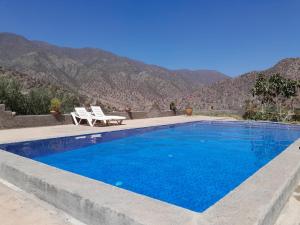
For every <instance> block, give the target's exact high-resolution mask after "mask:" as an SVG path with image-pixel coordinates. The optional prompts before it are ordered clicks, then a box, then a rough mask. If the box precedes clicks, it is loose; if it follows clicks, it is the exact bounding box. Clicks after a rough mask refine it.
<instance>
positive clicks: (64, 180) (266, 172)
mask: <svg viewBox="0 0 300 225" xmlns="http://www.w3.org/2000/svg"><path fill="white" fill-rule="evenodd" d="M174 124H175V123H174ZM129 129H130V128H129ZM97 133H99V132H97ZM72 136H74V135H72ZM298 146H300V139H298V140H296V141H295V142H294V143H293V144H291V145H290V146H289V147H288V148H287V149H286V150H285V151H283V152H282V153H281V154H279V155H278V156H277V157H276V158H275V159H273V160H272V161H270V162H269V163H268V164H266V165H265V166H264V167H262V168H261V169H260V170H259V171H257V172H256V173H255V174H253V175H252V176H251V177H249V178H248V179H247V180H246V181H244V182H243V183H241V184H240V185H239V186H238V187H237V188H235V189H234V190H233V191H231V192H230V193H228V194H227V195H226V196H225V197H224V198H222V199H221V200H219V201H218V202H217V203H216V204H214V205H213V206H211V207H210V208H208V209H207V210H206V211H204V212H203V213H196V212H193V211H190V210H187V209H184V208H181V207H178V206H175V205H171V204H168V203H165V202H162V201H159V200H156V199H153V198H150V197H147V196H144V195H140V194H137V193H133V192H130V191H127V190H124V189H120V188H117V187H114V186H112V185H109V184H105V183H103V182H100V181H95V180H92V179H89V178H87V177H83V176H80V175H77V174H73V173H70V172H67V171H64V170H61V169H57V168H54V167H51V166H48V165H45V164H42V163H39V162H36V161H33V160H31V159H27V158H24V157H21V156H18V155H15V154H12V153H9V152H5V151H0V177H1V178H2V179H4V180H7V181H8V182H10V183H12V184H14V185H16V186H18V187H19V188H21V189H23V190H25V191H27V192H29V193H33V194H35V195H36V196H37V197H39V198H40V199H42V200H45V201H47V202H48V203H50V204H52V205H54V206H55V207H57V208H59V209H61V210H63V211H65V212H67V213H68V214H70V215H72V216H73V217H75V218H77V219H78V220H81V221H82V222H84V223H87V224H134V225H135V224H139V225H146V224H154V225H160V224H161V225H177V224H178V225H179V224H180V225H196V224H197V225H218V224H219V225H240V224H243V225H254V224H257V225H271V224H273V223H274V222H275V220H276V218H277V216H278V215H279V213H280V211H281V209H282V207H283V206H284V204H285V202H286V200H287V199H288V197H289V196H290V194H291V192H292V190H293V188H294V187H295V186H296V184H297V183H298V181H299V180H300V150H299V147H298ZM200 194H201V193H200Z"/></svg>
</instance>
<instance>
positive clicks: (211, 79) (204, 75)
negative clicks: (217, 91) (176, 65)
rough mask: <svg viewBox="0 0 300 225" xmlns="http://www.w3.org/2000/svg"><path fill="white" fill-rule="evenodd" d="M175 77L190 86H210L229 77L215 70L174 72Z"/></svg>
mask: <svg viewBox="0 0 300 225" xmlns="http://www.w3.org/2000/svg"><path fill="white" fill-rule="evenodd" d="M174 73H175V74H176V76H178V77H180V78H182V79H184V80H187V81H188V82H190V83H192V84H199V85H203V84H204V85H210V84H213V83H216V82H218V81H220V80H225V79H228V78H229V77H228V76H227V75H225V74H223V73H220V72H218V71H216V70H187V69H183V70H175V71H174Z"/></svg>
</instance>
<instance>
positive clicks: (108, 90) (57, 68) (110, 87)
mask: <svg viewBox="0 0 300 225" xmlns="http://www.w3.org/2000/svg"><path fill="white" fill-rule="evenodd" d="M0 65H1V66H4V67H6V68H8V69H14V70H16V71H19V72H22V73H26V74H28V75H30V76H32V77H35V78H39V79H41V80H45V82H50V83H53V84H55V85H58V84H60V85H65V86H66V87H67V88H68V89H71V90H76V91H78V92H79V93H80V94H82V95H86V96H88V97H89V98H90V101H91V102H95V101H101V102H103V103H106V104H111V105H113V106H115V107H117V108H124V107H125V106H127V105H129V106H131V107H132V108H134V109H139V110H143V109H145V108H146V107H147V106H149V105H152V104H153V103H154V102H157V103H158V104H159V105H160V106H161V107H162V108H168V104H169V102H170V101H172V100H174V99H176V98H182V96H186V95H188V94H190V93H191V90H196V89H197V88H198V87H199V86H202V85H206V84H211V83H213V82H215V81H217V80H221V79H224V76H225V75H224V74H221V73H220V75H219V74H217V73H215V74H214V77H213V78H212V79H211V81H210V79H209V76H210V75H209V74H208V75H206V74H203V73H200V72H192V73H193V79H188V78H187V75H186V73H183V72H181V71H173V70H169V69H166V68H163V67H161V66H156V65H149V64H146V63H143V62H141V61H137V60H131V59H129V58H127V57H121V56H118V55H115V54H113V53H110V52H107V51H103V50H100V49H94V48H80V49H77V48H69V47H59V46H56V45H52V44H49V43H46V42H41V41H30V40H28V39H26V38H24V37H22V36H19V35H16V34H10V33H0ZM174 73H175V74H176V75H175V76H174ZM197 74H198V75H197ZM195 76H199V77H200V78H199V79H197V77H195Z"/></svg>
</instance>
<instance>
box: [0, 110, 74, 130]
mask: <svg viewBox="0 0 300 225" xmlns="http://www.w3.org/2000/svg"><path fill="white" fill-rule="evenodd" d="M72 123H73V121H72V118H71V115H69V114H64V115H61V116H60V117H59V118H55V117H54V116H53V115H51V114H49V115H26V116H25V115H20V116H7V115H3V114H1V112H0V129H8V128H22V127H38V126H54V125H63V124H72Z"/></svg>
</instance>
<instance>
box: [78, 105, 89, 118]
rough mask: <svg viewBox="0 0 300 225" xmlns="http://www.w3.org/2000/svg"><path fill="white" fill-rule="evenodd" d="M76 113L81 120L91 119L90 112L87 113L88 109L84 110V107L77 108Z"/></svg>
mask: <svg viewBox="0 0 300 225" xmlns="http://www.w3.org/2000/svg"><path fill="white" fill-rule="evenodd" d="M75 112H76V113H77V115H78V116H79V117H81V118H88V117H90V114H89V113H88V111H86V109H85V108H83V107H76V108H75Z"/></svg>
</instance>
